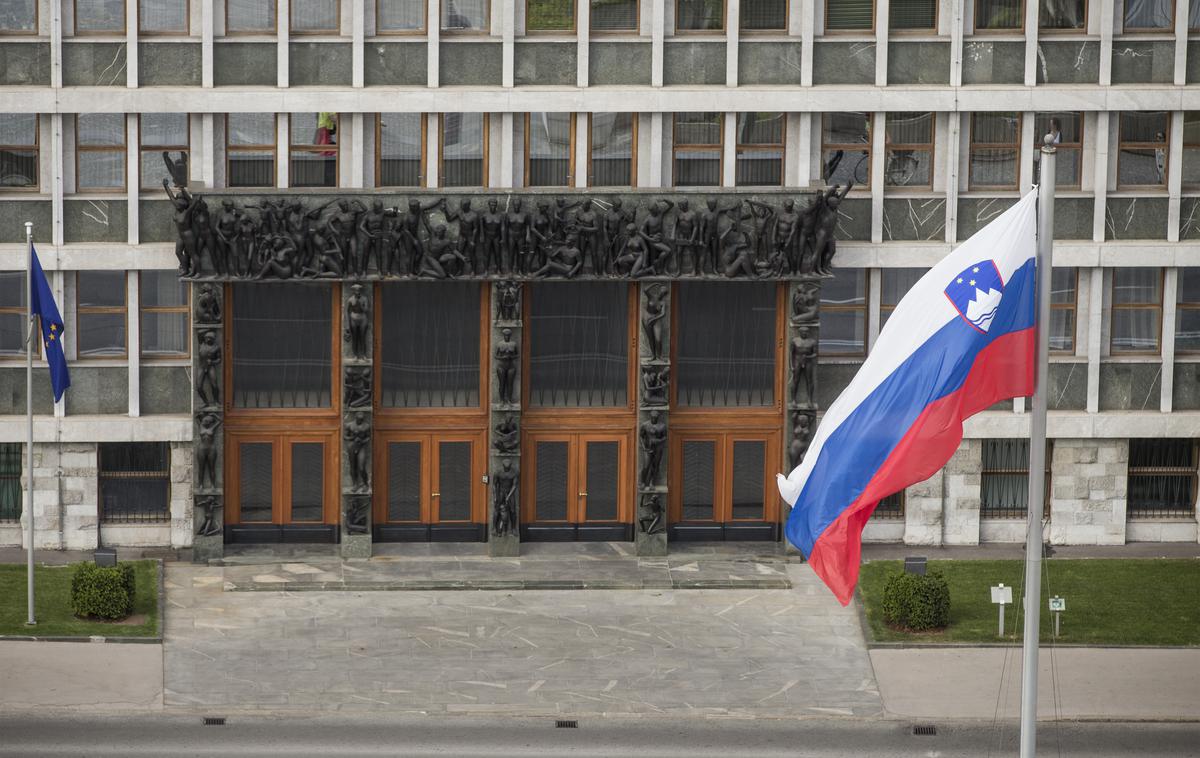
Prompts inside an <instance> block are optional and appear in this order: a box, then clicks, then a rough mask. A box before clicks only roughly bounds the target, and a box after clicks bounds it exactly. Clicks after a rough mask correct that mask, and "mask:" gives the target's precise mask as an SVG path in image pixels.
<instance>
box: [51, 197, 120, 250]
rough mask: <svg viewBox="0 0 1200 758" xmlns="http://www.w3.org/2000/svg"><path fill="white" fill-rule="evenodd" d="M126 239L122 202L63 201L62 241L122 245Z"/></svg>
mask: <svg viewBox="0 0 1200 758" xmlns="http://www.w3.org/2000/svg"><path fill="white" fill-rule="evenodd" d="M128 239H129V228H128V221H127V220H126V207H125V200H124V199H121V200H66V201H64V202H63V240H64V241H66V242H125V241H126V240H128Z"/></svg>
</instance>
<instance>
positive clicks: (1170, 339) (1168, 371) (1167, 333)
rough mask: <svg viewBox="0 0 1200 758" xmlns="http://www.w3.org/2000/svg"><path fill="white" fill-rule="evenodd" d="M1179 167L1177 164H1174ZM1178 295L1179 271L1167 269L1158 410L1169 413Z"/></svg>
mask: <svg viewBox="0 0 1200 758" xmlns="http://www.w3.org/2000/svg"><path fill="white" fill-rule="evenodd" d="M1175 165H1179V164H1175ZM1178 294H1179V269H1177V268H1174V267H1172V268H1168V269H1167V270H1166V274H1165V276H1163V312H1162V376H1161V381H1160V384H1159V387H1160V389H1161V390H1162V395H1161V397H1160V399H1159V410H1161V411H1162V412H1163V413H1170V412H1171V408H1172V403H1173V397H1174V394H1175V313H1176V310H1177V305H1178V303H1177V302H1176V301H1177V300H1178Z"/></svg>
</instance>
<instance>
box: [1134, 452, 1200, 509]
mask: <svg viewBox="0 0 1200 758" xmlns="http://www.w3.org/2000/svg"><path fill="white" fill-rule="evenodd" d="M1142 439H1145V438H1138V437H1135V438H1132V439H1130V440H1129V443H1128V444H1129V453H1128V457H1127V460H1129V461H1132V460H1133V450H1132V448H1133V444H1134V443H1135V442H1138V441H1140V440H1142ZM1162 439H1165V440H1176V441H1178V442H1188V443H1191V448H1192V450H1191V465H1190V466H1187V467H1183V466H1134V465H1132V463H1130V464H1129V466H1128V467H1127V469H1126V473H1125V491H1126V493H1128V492H1129V490H1130V487H1129V483H1130V480H1131V479H1133V477H1135V476H1145V477H1148V476H1179V477H1188V478H1190V479H1191V480H1192V481H1191V492H1192V509H1191V512H1190V513H1179V512H1177V511H1169V510H1168V511H1160V512H1154V511H1152V510H1150V509H1147V508H1138V507H1135V506H1134V504H1133V502H1132V501H1130V500H1128V499H1127V501H1126V516H1125V519H1126V521H1138V520H1143V519H1144V520H1147V521H1158V520H1160V519H1188V520H1194V519H1195V517H1196V488H1197V486H1198V483H1200V482H1198V478H1197V474H1198V472H1197V468H1198V467H1197V463H1198V462H1200V440H1196V439H1193V438H1187V437H1183V438H1179V437H1167V438H1162ZM1154 441H1158V438H1156V439H1155V440H1154ZM1127 497H1128V496H1127Z"/></svg>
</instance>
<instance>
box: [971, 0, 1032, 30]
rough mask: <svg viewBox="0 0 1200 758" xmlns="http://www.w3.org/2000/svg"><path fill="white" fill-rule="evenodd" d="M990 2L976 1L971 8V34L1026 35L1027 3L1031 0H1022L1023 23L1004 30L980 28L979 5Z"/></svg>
mask: <svg viewBox="0 0 1200 758" xmlns="http://www.w3.org/2000/svg"><path fill="white" fill-rule="evenodd" d="M985 2H988V0H974V2H973V4H972V6H971V33H972V34H973V35H977V36H985V35H986V36H993V35H1004V34H1009V35H1024V34H1025V13H1026V10H1027V9H1026V5H1025V4H1026V3H1027V2H1029V0H1021V14H1020V18H1021V23H1020V25H1019V26H1012V27H1005V28H1003V29H989V28H987V27H981V26H979V5H980V3H985Z"/></svg>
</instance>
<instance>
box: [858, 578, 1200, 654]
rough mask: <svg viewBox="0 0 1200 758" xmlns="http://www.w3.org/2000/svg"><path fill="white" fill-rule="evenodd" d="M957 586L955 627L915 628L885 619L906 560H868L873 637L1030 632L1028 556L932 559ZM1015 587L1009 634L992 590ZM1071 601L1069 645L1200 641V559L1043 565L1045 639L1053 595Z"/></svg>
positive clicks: (1065, 626) (981, 637)
mask: <svg viewBox="0 0 1200 758" xmlns="http://www.w3.org/2000/svg"><path fill="white" fill-rule="evenodd" d="M929 567H930V568H937V569H940V570H941V571H942V573H943V574H944V575H945V577H946V582H947V583H948V584H949V585H950V626H948V627H947V628H946V629H945V630H944V631H941V632H927V633H908V632H902V631H897V630H895V629H892V628H890V627H889V626H888V625H887V624H885V623H884V621H883V613H882V612H881V610H880V604H881V603H882V601H883V587H884V584H885V582H886V579H887V577H888V575H890V574H892V573H896V572H899V571H901V570H903V563H902V562H901V561H871V562H870V563H867V564H865V565H863V567H862V575H861V578H860V580H859V588H860V591H861V593H862V598H863V603H864V605H865V607H866V612H867V621H868V624H869V626H870V627H871V634H872V636H873V637H874V639H875V640H876V641H878V642H1012V641H1014V640H1020V639H1021V637H1022V634H1021V627H1022V625H1023V624H1024V618H1023V616H1022V617H1021V618H1020V619H1019V621H1018V618H1017V617H1018V616H1019V615H1020V613H1019V611H1018V609H1019V608H1020V603H1021V594H1022V592H1023V589H1024V575H1023V562H1022V561H930V562H929ZM1000 582H1003V583H1004V584H1005V585H1008V586H1011V587H1012V588H1013V604H1012V605H1010V606H1008V607H1007V608H1005V609H1004V626H1005V632H1006V635H1005V636H1004V637H1003V638H1000V637H997V636H996V620H997V619H996V617H997V612H996V606H994V605H992V602H991V592H990V590H989V588H990V587H992V586H994V585H996V584H999V583H1000ZM1053 595H1059V596H1061V597H1063V598H1065V599H1066V601H1067V610H1066V611H1064V612H1063V615H1062V628H1061V633H1060V635H1059V637H1058V639H1057V641H1058V642H1063V643H1078V644H1085V645H1200V560H1188V559H1182V560H1128V559H1121V560H1100V559H1090V560H1049V561H1044V562H1043V563H1042V602H1041V606H1042V610H1041V614H1042V616H1041V630H1042V634H1041V639H1042V641H1043V643H1044V642H1047V641H1049V640H1050V639H1051V638H1052V634H1053V631H1054V616H1053V614H1052V613H1050V612H1049V610H1048V609H1047V603H1046V601H1047V598H1049V597H1051V596H1053Z"/></svg>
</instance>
